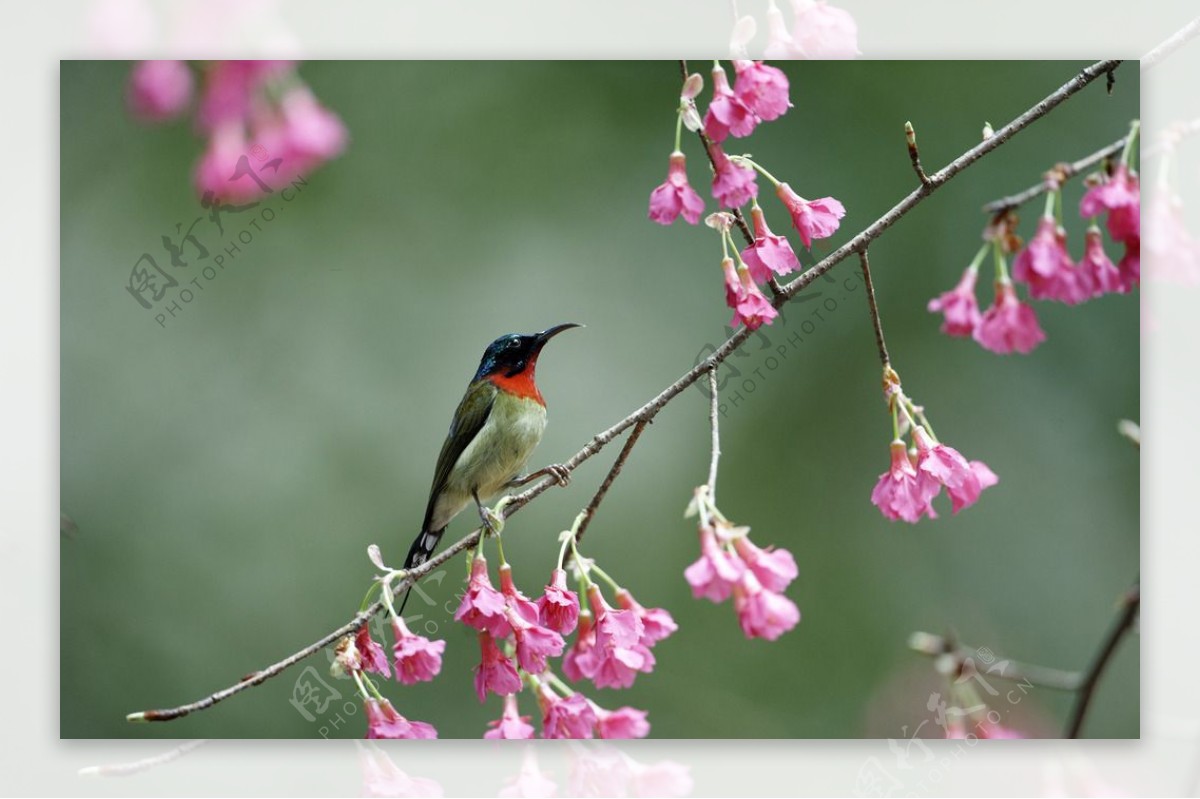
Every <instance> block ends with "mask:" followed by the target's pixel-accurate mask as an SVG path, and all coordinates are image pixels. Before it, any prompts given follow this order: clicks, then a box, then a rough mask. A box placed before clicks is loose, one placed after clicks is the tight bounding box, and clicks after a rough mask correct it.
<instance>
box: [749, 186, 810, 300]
mask: <svg viewBox="0 0 1200 799" xmlns="http://www.w3.org/2000/svg"><path fill="white" fill-rule="evenodd" d="M750 219H751V221H752V222H753V223H754V243H753V244H751V245H749V246H748V247H746V249H744V250H742V260H743V261H745V262H746V266H748V267H750V277H752V278H753V279H754V282H756V283H765V282H766V281H767V280H768V279H769V278H770V277H771V273H772V272H773V273H775V274H777V275H786V274H790V273H791V272H794V271H796V270H797V269H799V268H800V261H799V259H797V258H796V253H795V252H794V251H793V250H792V245H791V244H788V240H787V239H786V238H784V237H783V236H776V235H775V234H774V233H772V232H771V229H770V228H769V227H767V220H766V218H765V217H764V216H763V212H762V209H761V208H759V207H758V206H757V205H756V206H753V207H752V208H751V209H750Z"/></svg>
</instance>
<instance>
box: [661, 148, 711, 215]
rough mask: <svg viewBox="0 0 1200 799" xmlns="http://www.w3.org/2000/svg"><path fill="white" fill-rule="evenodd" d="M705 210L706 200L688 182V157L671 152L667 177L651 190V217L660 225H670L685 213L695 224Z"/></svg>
mask: <svg viewBox="0 0 1200 799" xmlns="http://www.w3.org/2000/svg"><path fill="white" fill-rule="evenodd" d="M703 212H704V200H703V199H701V197H700V195H699V194H697V193H696V190H695V189H693V188H692V187H691V185H690V184H689V183H688V177H687V158H686V157H685V156H684V154H683V153H681V152H679V151H678V150H676V151H675V152H673V153H671V162H670V165H669V166H668V167H667V179H666V180H665V181H663V182H662V183H661V184H659V186H657V187H656V188H655V189H654V191H652V192H650V218H651V219H653V220H654V221H655V222H657V223H658V224H660V225H669V224H671V223H672V222H674V221H675V220H676V219H677V218H678V217H679V215H680V214H683V218H684V219H686V220H687V221H688V222H689V223H691V224H693V225H694V224H696V223H697V222H699V221H700V214H701V213H703Z"/></svg>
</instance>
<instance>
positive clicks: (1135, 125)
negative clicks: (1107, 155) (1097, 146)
mask: <svg viewBox="0 0 1200 799" xmlns="http://www.w3.org/2000/svg"><path fill="white" fill-rule="evenodd" d="M1141 130H1142V121H1141V120H1140V119H1135V120H1133V121H1132V122H1130V123H1129V135H1128V136H1127V137H1126V138H1125V147H1124V148H1123V149H1122V150H1121V163H1122V164H1124V165H1126V166H1128V165H1129V159H1130V157H1131V156H1132V155H1133V149H1134V147H1135V146H1136V145H1137V140H1138V136H1139V134H1140V133H1141Z"/></svg>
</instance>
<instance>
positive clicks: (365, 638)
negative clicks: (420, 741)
mask: <svg viewBox="0 0 1200 799" xmlns="http://www.w3.org/2000/svg"><path fill="white" fill-rule="evenodd" d="M392 630H393V632H394V633H395V638H396V643H395V646H394V647H393V648H392V654H393V658H394V661H395V675H396V679H397V680H399V681H400V682H401V683H403V684H405V685H412V684H414V683H416V682H422V681H427V680H432V679H433V678H434V677H435V676H437V674H438V672H439V671H441V668H442V652H443V651H444V650H445V648H446V642H445V641H430V640H429V639H428V638H425V637H424V636H421V635H418V634H416V633H414V632H412V631H411V630H409V629H408V627H407V626H406V625H405V624H404V621H403V620H402V619H400V618H399V617H398V616H395V615H394V614H393V616H392ZM333 668H334V669H335V671H338V672H341V673H345V674H349V675H350V676H352V677H353V678H354V682H355V684H356V685H357V687H358V690H359V692H360V694H361V695H362V699H363V702H364V705H365V707H366V715H367V736H366V737H368V738H436V737H437V730H435V729H434V728H433V726H432V725H430V724H426V723H425V722H421V721H409V720H408V719H406V718H405V717H404V716H402V715H400V713H399V712H398V711H397V710H396V709H395V708H394V707H392V704H391V702H389V701H388V700H387V699H385V698H384V697H383V696H381V695H380V694H379V692H378V690H377V688H376V687H375V684H374V682H372V680H371V678H370V677H368V676H367V675H368V674H377V675H380V676H382V677H383V678H384V679H390V678H391V677H392V665H391V664H390V663H389V662H388V657H387V653H386V652H385V651H384V648H383V646H381V645H380V644H379V643H378V642H377V641H375V640H374V639H373V638H372V637H371V632H370V629H369V628H368V627H367V625H366V624H365V623H364V624H363V625H362V626H361V627H359V628H358V631H357V632H356V633H355V635H354V637H353V638H351V637H349V636H347V637H345V638H343V639H342V640H341V641H340V642H339V643H338V646H337V650H336V655H335V658H334V664H333Z"/></svg>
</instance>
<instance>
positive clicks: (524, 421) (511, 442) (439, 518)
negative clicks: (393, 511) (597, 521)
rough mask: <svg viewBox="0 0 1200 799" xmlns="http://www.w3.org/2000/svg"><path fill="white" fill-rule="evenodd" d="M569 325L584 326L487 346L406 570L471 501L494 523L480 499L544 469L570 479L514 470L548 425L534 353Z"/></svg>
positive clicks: (446, 446) (426, 554)
mask: <svg viewBox="0 0 1200 799" xmlns="http://www.w3.org/2000/svg"><path fill="white" fill-rule="evenodd" d="M573 327H582V325H577V324H574V323H568V324H562V325H555V326H554V327H551V328H547V329H546V330H543V331H542V332H541V333H508V334H506V335H503V336H501V337H500V338H498V339H496V340H495V341H493V342H492V343H491V344H489V345H488V347H487V349H486V350H484V352H483V359H482V360H481V361H480V362H479V369H478V370H477V371H476V372H475V377H473V378H471V382H470V383H469V384H468V385H467V391H466V393H465V394H464V395H463V398H462V401H461V402H460V403H459V404H458V408H457V410H455V411H454V418H453V419H452V420H451V422H450V432H449V433H448V434H447V435H446V441H445V442H444V443H443V444H442V451H441V453H440V454H439V455H438V459H437V467H436V469H434V473H433V485H432V486H431V487H430V489H429V502H428V504H427V505H426V506H425V520H424V521H423V522H422V523H421V533H420V535H418V536H417V538H416V540H415V541H413V544H412V547H411V548H410V549H409V550H408V557H407V558H406V559H405V561H404V568H405V569H411V568H413V567H414V566H419V565H421V564H422V563H424V562H425V561H427V560H429V558H430V556H431V555H433V552H434V550H435V549H437V545H438V541H440V540H441V538H442V534H443V533H444V532H446V526H447V525H448V524H450V520H451V519H453V518H454V517H455V516H457V515H458V514H459V513H460V512H461V511H462V509H463V508H465V507H466V506H467V505H468V504H469V503H470V502H471V501H474V502H475V505H476V507H477V508H478V509H479V516H480V519H482V520H483V523H484V525H485V526H487V527H491V526H492V524H493V522H492V519H491V518H490V516H489V512H488V510H487V508H485V507H484V504H483V500H485V499H487V498H489V497H492V496H494V495H496V494H498V493H500V492H501V491H503V490H504V489H506V488H515V487H517V486H521V485H524V484H525V483H528V482H530V481H531V480H534V479H536V478H538V477H542V476H544V475H546V474H551V475H554V477H555V478H556V479H557V480H558V481H559V482H560V483H565V482H566V481H567V479H568V477H569V475H568V473H567V471H566V470H565V469H563V467H561V466H559V465H557V464H556V465H554V466H548V467H546V468H545V469H539V470H538V471H536V472H533V473H531V474H528V475H525V476H523V477H521V476H519V475H520V474H521V470H522V469H524V468H525V463H526V461H528V460H529V456H530V455H532V454H533V450H534V448H535V447H536V446H537V445H538V442H539V441H541V440H542V433H543V432H544V431H545V429H546V401H545V400H544V399H542V393H541V392H540V391H538V387H537V382H536V381H535V379H534V372H535V370H536V368H537V360H538V356H539V355H540V354H541V352H542V347H544V346H546V342H547V341H549V340H550V339H551V338H553V337H554V336H557V335H558V334H559V333H561V332H563V331H564V330H569V329H571V328H573ZM410 591H411V589H410ZM407 602H408V592H406V593H405V595H404V601H403V602H402V603H401V604H400V612H401V613H403V612H404V604H405V603H407Z"/></svg>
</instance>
